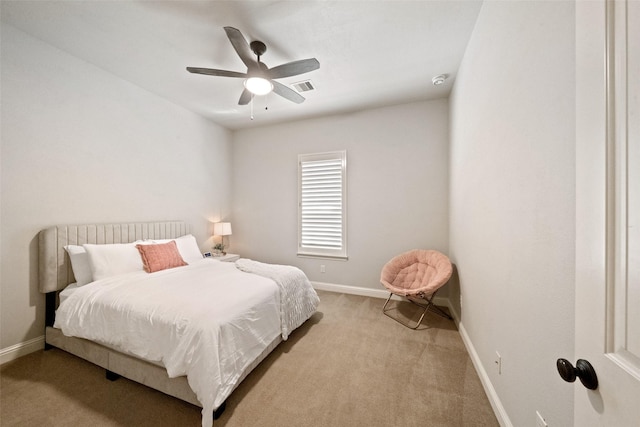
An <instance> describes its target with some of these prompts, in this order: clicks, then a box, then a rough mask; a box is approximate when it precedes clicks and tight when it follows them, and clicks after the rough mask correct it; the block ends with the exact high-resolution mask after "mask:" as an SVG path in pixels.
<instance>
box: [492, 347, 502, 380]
mask: <svg viewBox="0 0 640 427" xmlns="http://www.w3.org/2000/svg"><path fill="white" fill-rule="evenodd" d="M494 363H495V364H496V368H497V369H498V375H502V356H500V353H498V352H497V351H496V360H495V362H494Z"/></svg>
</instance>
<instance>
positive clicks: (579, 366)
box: [556, 359, 598, 390]
mask: <svg viewBox="0 0 640 427" xmlns="http://www.w3.org/2000/svg"><path fill="white" fill-rule="evenodd" d="M556 367H557V368H558V373H559V374H560V376H561V377H562V379H563V380H565V381H566V382H568V383H572V382H574V381H575V380H576V377H577V378H580V382H581V383H582V385H583V386H585V387H586V388H588V389H589V390H595V389H597V388H598V376H597V375H596V371H595V369H593V366H591V363H589V362H588V361H586V360H584V359H578V361H577V362H576V366H575V367H573V365H572V364H571V362H569V361H568V360H567V359H558V361H557V362H556Z"/></svg>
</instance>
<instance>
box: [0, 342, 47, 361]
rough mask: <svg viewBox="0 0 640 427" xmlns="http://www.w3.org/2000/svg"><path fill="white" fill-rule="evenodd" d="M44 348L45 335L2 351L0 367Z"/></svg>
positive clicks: (0, 352) (0, 351)
mask: <svg viewBox="0 0 640 427" xmlns="http://www.w3.org/2000/svg"><path fill="white" fill-rule="evenodd" d="M43 348H44V335H42V336H40V337H37V338H33V339H30V340H29V341H25V342H21V343H18V344H15V345H12V346H10V347H7V348H3V349H1V350H0V365H2V364H5V363H7V362H10V361H12V360H15V359H17V358H18V357H21V356H26V355H27V354H29V353H33V352H34V351H38V350H42V349H43Z"/></svg>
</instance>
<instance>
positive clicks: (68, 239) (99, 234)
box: [38, 221, 191, 293]
mask: <svg viewBox="0 0 640 427" xmlns="http://www.w3.org/2000/svg"><path fill="white" fill-rule="evenodd" d="M190 232H191V227H190V226H189V224H187V223H185V222H181V221H165V222H142V223H128V224H84V225H56V226H53V227H49V228H46V229H44V230H42V231H41V232H40V234H39V236H38V240H39V261H38V273H39V279H38V280H39V290H40V292H42V293H48V292H54V291H58V290H60V289H64V288H65V287H66V286H67V285H69V284H70V283H73V282H74V281H75V279H74V277H73V270H72V269H71V261H70V260H69V256H68V255H67V252H66V251H65V250H64V247H65V246H66V245H82V244H84V243H94V244H109V243H131V242H135V241H136V240H144V239H173V238H176V237H180V236H184V235H186V234H189V233H190Z"/></svg>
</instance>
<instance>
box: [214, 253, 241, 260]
mask: <svg viewBox="0 0 640 427" xmlns="http://www.w3.org/2000/svg"><path fill="white" fill-rule="evenodd" d="M213 259H217V260H218V261H223V262H235V261H237V260H239V259H240V255H238V254H226V255H222V256H214V257H213Z"/></svg>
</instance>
